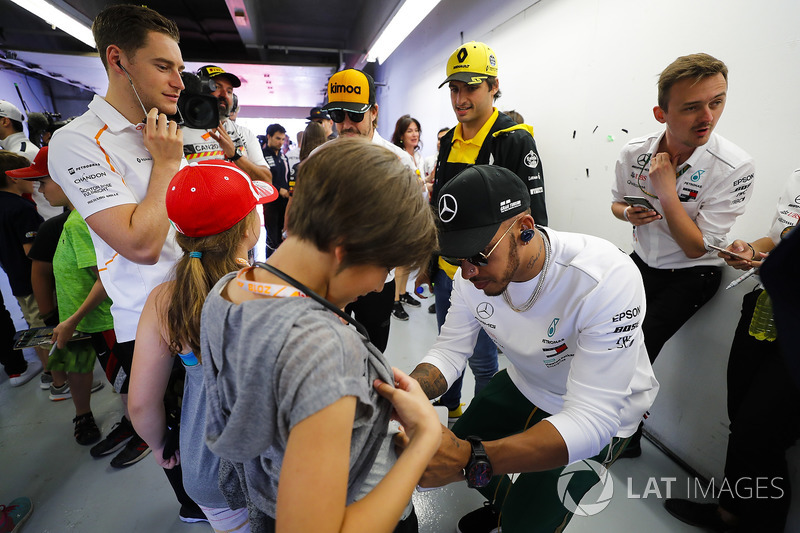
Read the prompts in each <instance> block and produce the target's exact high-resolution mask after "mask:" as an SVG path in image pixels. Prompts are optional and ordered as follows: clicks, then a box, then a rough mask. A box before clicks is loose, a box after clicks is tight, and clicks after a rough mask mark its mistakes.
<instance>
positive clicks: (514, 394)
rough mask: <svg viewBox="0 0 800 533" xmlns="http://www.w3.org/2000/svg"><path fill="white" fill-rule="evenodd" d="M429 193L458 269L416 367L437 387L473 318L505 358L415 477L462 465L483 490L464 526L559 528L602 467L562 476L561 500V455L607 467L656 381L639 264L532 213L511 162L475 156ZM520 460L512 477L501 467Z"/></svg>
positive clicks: (427, 384) (458, 363) (463, 474)
mask: <svg viewBox="0 0 800 533" xmlns="http://www.w3.org/2000/svg"><path fill="white" fill-rule="evenodd" d="M437 206H438V212H439V220H440V222H441V233H440V241H439V242H440V247H441V254H442V257H443V258H445V260H446V261H448V262H450V263H453V264H456V265H458V267H459V269H458V270H457V272H456V277H455V278H454V280H453V292H452V296H451V301H452V303H451V307H450V310H449V312H448V313H447V319H446V321H445V323H444V325H443V326H442V329H441V332H440V334H439V337H438V338H437V340H436V343H435V344H434V346H433V347H432V348H431V350H430V351H429V352H428V354H427V356H426V357H425V358H424V359H423V360H422V362H421V363H420V364H419V365H418V366H417V367H416V369H414V371H413V372H412V373H411V376H412V377H414V378H416V379H417V380H418V381H419V383H420V385H421V386H422V388H423V390H424V391H425V392H426V393H427V395H428V397H430V398H435V397H437V396H439V395H440V394H442V393H443V392H444V391H445V390H447V387H448V385H450V384H452V383H453V381H455V380H456V379H457V378H458V376H459V375H460V374H461V372H462V371H463V370H464V367H465V365H466V363H467V358H469V357H470V355H471V354H472V348H473V346H474V345H475V339H476V337H477V335H478V332H479V331H485V332H486V333H487V334H488V335H489V336H490V337H491V338H492V340H493V341H494V343H495V344H497V345H498V346H499V347H501V348H502V350H503V353H504V354H505V355H506V357H507V358H508V362H509V365H508V368H507V369H506V370H503V371H501V372H499V373H497V374H496V375H495V376H494V377H493V378H492V380H491V381H490V382H489V384H488V385H487V386H486V387H485V388H484V389H483V390H482V391H481V392H480V393H479V394H477V395H476V396H475V398H474V399H473V401H472V403H470V406H469V408H468V409H467V410H466V411H465V412H464V414H463V416H461V418H460V419H459V420H458V421H457V422H456V423H455V425H454V426H453V431H452V433H451V432H450V431H449V430H448V429H447V428H444V427H443V431H444V432H445V433H446V435H445V436H444V438H443V439H442V446H441V448H440V450H439V452H438V453H437V455H436V456H435V457H434V459H433V460H432V462H431V464H430V465H429V467H428V470H427V471H426V474H425V475H424V476H423V478H422V481H421V485H423V486H431V487H433V486H440V485H445V484H447V483H451V482H454V481H460V480H463V479H466V480H467V483H468V485H469V486H470V487H473V488H477V489H479V490H480V492H481V493H482V494H483V495H484V496H486V497H487V498H488V499H489V500H490V505H487V506H485V507H483V508H481V509H479V510H478V511H475V512H473V513H470V514H468V515H467V516H465V517H464V518H462V520H461V521H460V522H459V524H458V527H459V531H461V532H462V533H467V532H473V531H475V532H489V531H492V530H493V529H494V528H497V527H498V526H502V530H503V532H504V533H514V532H523V531H524V532H525V533H529V532H531V531H536V532H539V531H555V530H557V528H558V527H563V526H564V525H566V523H567V522H569V520H570V518H571V516H572V512H574V511H575V510H576V506H575V505H574V502H577V501H580V497H581V496H583V495H584V494H585V493H586V492H587V491H588V490H589V488H590V487H591V486H592V485H594V484H595V483H596V481H597V479H598V476H597V475H592V472H591V471H590V472H589V473H588V474H589V475H586V474H585V473H583V472H581V475H577V476H570V477H565V479H566V481H567V482H568V483H567V485H568V487H567V488H568V489H569V493H568V494H567V495H568V496H569V498H570V499H568V500H565V493H564V491H563V490H559V489H560V488H561V485H562V484H563V483H564V482H563V481H562V482H559V478H560V476H561V474H562V471H563V470H564V466H565V465H567V464H571V463H573V462H575V461H579V460H581V459H588V458H591V459H592V461H588V462H586V463H579V464H581V465H586V464H589V465H596V466H597V470H594V467H593V468H592V469H591V470H594V471H595V472H598V473H599V474H600V475H603V473H604V470H603V468H601V466H600V465H603V467H608V466H609V465H610V464H611V463H612V462H613V461H614V459H616V457H617V456H618V454H619V453H620V451H621V450H622V448H623V447H624V445H625V444H626V443H627V437H630V435H632V434H633V433H634V432H635V430H636V427H637V425H638V423H639V419H640V418H641V416H642V414H643V413H644V412H645V411H646V410H647V409H648V408H649V407H650V405H651V404H652V402H653V400H654V398H655V395H656V392H657V390H658V383H657V381H656V379H655V377H654V375H653V369H652V368H651V366H650V361H649V360H648V358H647V352H646V350H645V348H644V342H643V339H642V335H641V333H640V330H639V328H638V326H639V323H640V321H641V320H642V317H643V315H644V311H645V299H644V287H643V285H642V280H641V276H640V275H639V271H638V269H637V268H636V266H635V265H634V264H633V261H631V260H630V258H629V257H627V256H626V255H625V254H624V253H622V252H621V251H620V250H619V249H618V248H617V247H616V246H614V245H613V244H611V243H609V242H607V241H605V240H602V239H599V238H597V237H591V236H588V235H581V234H574V233H562V232H558V231H554V230H551V229H545V228H543V227H541V226H537V225H534V218H533V217H532V216H531V212H530V193H529V192H528V190H527V187H526V186H525V184H524V183H523V182H522V181H521V180H520V179H519V177H518V176H517V175H516V174H514V173H513V172H511V171H510V170H508V169H505V168H502V167H498V166H496V165H475V166H472V167H469V168H468V169H466V170H464V171H463V172H461V173H460V174H459V175H457V176H456V177H455V178H453V179H452V180H451V181H449V182H448V183H447V184H445V185H444V187H442V190H441V193H440V195H439V200H438V202H437ZM400 440H401V443H402V440H403V439H402V437H401V439H400ZM587 468H588V467H587ZM515 472H521V474H520V476H519V477H518V478H517V479H516V480H515V482H514V483H513V484H512V483H511V481H510V480H509V478H508V477H507V476H506V474H510V473H515ZM568 474H570V472H566V473H565V474H564V475H565V476H567V475H568ZM572 498H574V501H573V500H572ZM562 502H564V503H562ZM500 513H502V518H501V516H500Z"/></svg>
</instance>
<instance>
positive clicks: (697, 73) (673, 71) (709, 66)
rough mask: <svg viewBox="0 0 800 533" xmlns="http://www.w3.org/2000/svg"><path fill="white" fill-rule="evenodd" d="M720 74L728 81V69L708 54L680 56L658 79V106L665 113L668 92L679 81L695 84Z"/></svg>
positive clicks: (667, 103)
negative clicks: (686, 80)
mask: <svg viewBox="0 0 800 533" xmlns="http://www.w3.org/2000/svg"><path fill="white" fill-rule="evenodd" d="M716 74H722V77H723V78H725V82H726V83H727V81H728V67H727V66H725V63H723V62H722V61H720V60H719V59H717V58H715V57H712V56H710V55H708V54H691V55H688V56H681V57H679V58H678V59H676V60H675V61H673V62H672V63H670V64H669V66H668V67H667V68H665V69H664V70H663V71H662V72H661V76H659V77H658V106H659V107H660V108H661V109H663V110H664V111H667V106H668V105H669V91H670V89H672V86H673V85H675V84H676V83H678V82H679V81H681V80H685V79H693V80H694V82H695V83H698V82H700V81H701V80H702V79H703V78H706V77H708V76H714V75H716Z"/></svg>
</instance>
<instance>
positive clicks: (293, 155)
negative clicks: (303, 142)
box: [285, 146, 300, 172]
mask: <svg viewBox="0 0 800 533" xmlns="http://www.w3.org/2000/svg"><path fill="white" fill-rule="evenodd" d="M285 155H286V159H287V160H288V161H289V172H291V170H292V169H293V168H294V166H295V165H296V164H297V163H299V162H300V148H298V147H297V146H295V147H294V148H292V149H291V150H289V151H288V152H286V154H285Z"/></svg>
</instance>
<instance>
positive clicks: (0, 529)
mask: <svg viewBox="0 0 800 533" xmlns="http://www.w3.org/2000/svg"><path fill="white" fill-rule="evenodd" d="M31 512H33V502H31V499H30V498H24V497H23V498H17V499H16V500H14V501H12V502H11V503H9V504H8V505H0V533H17V531H19V530H20V529H19V526H21V525H22V523H23V522H25V520H27V519H28V517H29V516H30V515H31Z"/></svg>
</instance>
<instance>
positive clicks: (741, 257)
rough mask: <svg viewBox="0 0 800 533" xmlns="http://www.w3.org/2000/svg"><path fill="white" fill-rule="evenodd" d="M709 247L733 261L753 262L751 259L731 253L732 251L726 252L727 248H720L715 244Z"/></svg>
mask: <svg viewBox="0 0 800 533" xmlns="http://www.w3.org/2000/svg"><path fill="white" fill-rule="evenodd" d="M708 247H709V248H711V249H712V250H716V251H717V252H720V253H723V254H725V255H727V256H728V257H730V258H731V259H738V260H739V261H751V259H748V258H747V257H743V256H741V255H739V254H737V253H736V252H731V251H730V250H726V249H725V248H720V247H719V246H714V245H713V244H709V245H708Z"/></svg>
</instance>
